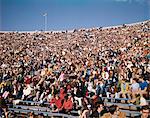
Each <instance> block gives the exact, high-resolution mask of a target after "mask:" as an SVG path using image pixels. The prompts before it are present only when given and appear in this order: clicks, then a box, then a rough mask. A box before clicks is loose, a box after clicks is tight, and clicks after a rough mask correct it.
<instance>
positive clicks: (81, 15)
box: [0, 0, 150, 31]
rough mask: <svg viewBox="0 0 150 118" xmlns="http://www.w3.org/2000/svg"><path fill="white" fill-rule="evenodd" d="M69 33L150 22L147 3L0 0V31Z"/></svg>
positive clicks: (148, 0)
mask: <svg viewBox="0 0 150 118" xmlns="http://www.w3.org/2000/svg"><path fill="white" fill-rule="evenodd" d="M44 13H47V14H48V26H47V29H48V30H71V29H75V28H76V29H78V28H91V27H101V26H102V27H104V26H113V25H119V24H124V23H134V22H139V21H143V20H147V19H150V0H0V30H6V31H33V30H44V17H43V14H44Z"/></svg>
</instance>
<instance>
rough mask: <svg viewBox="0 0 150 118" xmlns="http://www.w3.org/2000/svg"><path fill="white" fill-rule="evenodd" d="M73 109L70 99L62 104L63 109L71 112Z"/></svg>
mask: <svg viewBox="0 0 150 118" xmlns="http://www.w3.org/2000/svg"><path fill="white" fill-rule="evenodd" d="M72 107H73V103H72V101H71V99H68V100H65V101H64V104H63V108H64V109H66V110H71V109H72Z"/></svg>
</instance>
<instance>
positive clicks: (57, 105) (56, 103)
mask: <svg viewBox="0 0 150 118" xmlns="http://www.w3.org/2000/svg"><path fill="white" fill-rule="evenodd" d="M54 101H55V105H56V107H57V108H58V109H60V108H61V107H62V103H61V99H60V98H59V99H58V100H57V99H55V100H54Z"/></svg>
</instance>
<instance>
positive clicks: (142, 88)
mask: <svg viewBox="0 0 150 118" xmlns="http://www.w3.org/2000/svg"><path fill="white" fill-rule="evenodd" d="M139 85H140V88H141V90H144V89H145V88H146V87H148V83H147V82H146V81H144V82H143V83H142V82H140V83H139Z"/></svg>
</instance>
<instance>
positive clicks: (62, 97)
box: [59, 87, 66, 100]
mask: <svg viewBox="0 0 150 118" xmlns="http://www.w3.org/2000/svg"><path fill="white" fill-rule="evenodd" d="M59 96H60V98H61V99H62V100H63V99H64V98H65V96H66V93H65V89H64V88H63V87H61V88H60V95H59Z"/></svg>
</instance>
